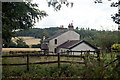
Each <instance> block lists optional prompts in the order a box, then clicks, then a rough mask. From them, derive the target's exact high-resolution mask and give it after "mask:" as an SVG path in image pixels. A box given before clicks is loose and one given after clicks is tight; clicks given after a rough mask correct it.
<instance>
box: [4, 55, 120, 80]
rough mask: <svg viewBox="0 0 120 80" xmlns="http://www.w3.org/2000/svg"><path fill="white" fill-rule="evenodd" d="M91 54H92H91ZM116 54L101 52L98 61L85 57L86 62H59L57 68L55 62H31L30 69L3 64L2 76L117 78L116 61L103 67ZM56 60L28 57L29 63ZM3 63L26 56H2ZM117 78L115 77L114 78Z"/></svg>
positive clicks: (16, 60) (24, 61) (74, 59)
mask: <svg viewBox="0 0 120 80" xmlns="http://www.w3.org/2000/svg"><path fill="white" fill-rule="evenodd" d="M92 56H93V55H92ZM116 56H117V54H101V55H100V62H99V61H98V60H97V58H94V57H91V56H89V57H86V61H87V64H86V66H85V65H81V64H72V63H61V65H60V68H58V65H57V63H55V64H42V65H41V64H31V65H30V71H29V72H28V71H27V67H26V65H25V66H3V77H9V76H21V77H30V76H32V77H59V76H60V77H81V78H119V77H120V76H119V75H120V72H119V69H120V67H116V66H117V65H118V61H116V62H114V63H113V64H110V65H109V66H108V67H106V68H105V67H104V66H105V65H107V64H109V63H110V62H111V61H113V60H115V59H116ZM53 60H57V57H30V63H34V62H46V61H53ZM61 60H68V61H69V60H71V61H81V59H80V58H70V57H68V58H67V57H61ZM3 63H18V64H19V63H26V57H19V58H18V57H14V58H3ZM116 80H117V79H116Z"/></svg>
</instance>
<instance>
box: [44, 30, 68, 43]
mask: <svg viewBox="0 0 120 80" xmlns="http://www.w3.org/2000/svg"><path fill="white" fill-rule="evenodd" d="M67 31H68V30H61V31H59V32H58V33H56V34H55V35H53V36H51V37H49V38H47V39H45V42H46V41H49V40H52V39H54V38H56V37H58V36H60V35H61V34H63V33H65V32H67Z"/></svg>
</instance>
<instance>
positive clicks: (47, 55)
mask: <svg viewBox="0 0 120 80" xmlns="http://www.w3.org/2000/svg"><path fill="white" fill-rule="evenodd" d="M71 52H80V53H81V54H82V53H83V52H84V53H85V52H87V53H90V52H94V53H95V51H67V52H62V53H71ZM41 56H46V57H50V56H52V57H57V60H56V61H48V62H34V63H30V62H29V61H30V60H29V57H41ZM5 57H8V58H11V57H26V63H21V64H1V65H3V66H21V65H26V67H27V70H28V71H29V66H30V65H31V64H53V63H57V64H58V68H60V63H78V64H85V61H84V62H78V61H77V62H75V61H61V60H60V58H61V57H73V58H82V59H83V60H84V59H85V58H84V56H83V55H68V54H61V53H56V54H21V55H6V56H2V58H5ZM94 57H98V56H94Z"/></svg>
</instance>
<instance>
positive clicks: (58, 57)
mask: <svg viewBox="0 0 120 80" xmlns="http://www.w3.org/2000/svg"><path fill="white" fill-rule="evenodd" d="M58 68H60V53H58Z"/></svg>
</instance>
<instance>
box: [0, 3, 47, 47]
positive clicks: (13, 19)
mask: <svg viewBox="0 0 120 80" xmlns="http://www.w3.org/2000/svg"><path fill="white" fill-rule="evenodd" d="M37 7H38V5H37V4H32V3H31V2H3V3H2V26H3V28H2V32H3V37H2V38H3V44H4V46H5V47H7V46H8V44H9V42H10V40H11V37H13V36H14V33H15V31H16V30H18V29H28V28H32V27H33V26H34V24H35V23H36V21H39V20H40V19H42V18H43V17H45V16H47V13H46V12H45V11H40V10H39V9H37Z"/></svg>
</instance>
